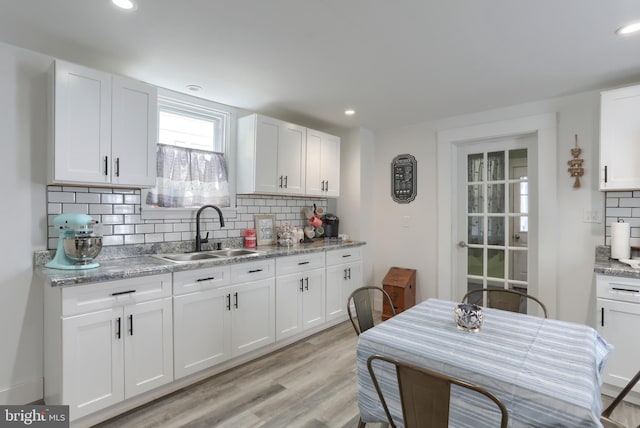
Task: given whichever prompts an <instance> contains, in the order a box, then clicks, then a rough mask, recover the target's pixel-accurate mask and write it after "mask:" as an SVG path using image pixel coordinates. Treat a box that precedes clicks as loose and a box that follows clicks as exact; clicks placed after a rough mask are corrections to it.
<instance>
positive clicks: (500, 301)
mask: <svg viewBox="0 0 640 428" xmlns="http://www.w3.org/2000/svg"><path fill="white" fill-rule="evenodd" d="M485 292H486V293H487V303H486V305H482V304H481V306H486V307H488V308H495V309H502V310H505V311H511V312H520V308H521V307H522V303H523V302H526V301H531V302H534V303H536V304H537V305H538V306H539V307H540V309H541V310H542V312H543V314H544V317H545V318H549V315H548V314H547V307H546V306H545V305H544V303H542V302H541V301H540V300H538V299H537V298H536V297H534V296H532V295H530V294H526V293H522V292H520V291H516V290H507V289H505V288H478V289H476V290H471V291H469V292H468V293H467V294H465V295H464V297H463V298H462V302H467V303H475V302H482V301H483V296H484V293H485Z"/></svg>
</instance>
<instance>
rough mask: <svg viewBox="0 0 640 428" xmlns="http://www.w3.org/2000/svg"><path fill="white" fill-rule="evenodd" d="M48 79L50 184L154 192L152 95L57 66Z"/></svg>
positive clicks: (138, 86) (140, 86)
mask: <svg viewBox="0 0 640 428" xmlns="http://www.w3.org/2000/svg"><path fill="white" fill-rule="evenodd" d="M51 79H52V81H51V89H52V90H51V97H50V104H49V108H50V117H51V119H52V120H51V127H50V139H51V140H52V141H50V143H49V153H48V156H49V162H50V173H49V182H50V183H52V184H110V185H115V186H133V187H149V186H153V185H154V184H155V176H156V173H155V152H156V141H157V133H158V131H157V125H158V118H157V117H158V116H157V89H156V88H155V87H154V86H152V85H148V84H146V83H142V82H138V81H135V80H132V79H126V78H122V77H117V76H112V75H110V74H108V73H103V72H101V71H97V70H92V69H90V68H86V67H83V66H80V65H76V64H70V63H67V62H64V61H59V60H56V61H55V63H54V66H53V69H52V76H51Z"/></svg>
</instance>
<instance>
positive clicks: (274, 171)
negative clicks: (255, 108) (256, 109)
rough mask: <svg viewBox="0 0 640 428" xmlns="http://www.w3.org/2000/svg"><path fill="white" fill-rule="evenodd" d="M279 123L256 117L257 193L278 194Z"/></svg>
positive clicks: (255, 186) (255, 188) (255, 166)
mask: <svg viewBox="0 0 640 428" xmlns="http://www.w3.org/2000/svg"><path fill="white" fill-rule="evenodd" d="M280 123H281V122H280V121H279V120H276V119H271V118H268V117H264V116H260V115H258V116H257V118H256V131H255V132H256V134H255V148H254V150H255V159H254V162H255V164H254V168H255V183H254V191H255V192H258V193H280V187H279V183H278V141H279V139H280Z"/></svg>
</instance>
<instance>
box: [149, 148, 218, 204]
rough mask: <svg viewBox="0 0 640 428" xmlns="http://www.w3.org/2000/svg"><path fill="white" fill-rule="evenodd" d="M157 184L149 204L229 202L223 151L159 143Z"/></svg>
mask: <svg viewBox="0 0 640 428" xmlns="http://www.w3.org/2000/svg"><path fill="white" fill-rule="evenodd" d="M156 154H157V157H156V163H157V178H156V187H155V188H154V189H151V190H150V191H149V193H148V194H147V205H152V206H156V207H163V208H192V207H200V206H202V205H206V204H213V205H217V206H219V207H228V206H230V197H229V180H228V175H227V163H226V160H225V158H224V154H222V153H217V152H209V151H204V150H196V149H188V148H184V147H176V146H169V145H166V144H158V146H157V153H156Z"/></svg>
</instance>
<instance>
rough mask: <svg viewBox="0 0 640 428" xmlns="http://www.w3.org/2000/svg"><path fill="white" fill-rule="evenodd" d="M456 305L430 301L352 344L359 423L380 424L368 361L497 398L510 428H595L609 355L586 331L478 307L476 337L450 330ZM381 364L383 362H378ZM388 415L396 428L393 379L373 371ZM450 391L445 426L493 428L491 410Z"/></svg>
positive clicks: (398, 415) (387, 372)
mask: <svg viewBox="0 0 640 428" xmlns="http://www.w3.org/2000/svg"><path fill="white" fill-rule="evenodd" d="M456 305H457V303H456V302H449V301H444V300H437V299H429V300H426V301H424V302H422V303H419V304H418V305H416V306H414V307H412V308H411V309H409V310H407V311H404V312H403V313H401V314H399V315H396V316H395V317H393V318H391V319H389V320H388V321H385V322H384V323H381V324H379V325H377V326H375V327H374V328H372V329H369V330H368V331H366V332H364V333H363V334H361V335H360V337H359V339H358V350H357V355H358V405H359V407H360V415H361V417H362V420H363V421H364V422H386V416H385V413H384V410H383V409H382V405H381V404H380V401H379V399H378V395H377V394H376V391H375V388H374V387H373V383H372V381H371V377H370V375H369V372H368V371H367V358H368V357H369V356H370V355H372V354H381V355H387V356H391V357H395V358H397V359H400V360H402V361H406V362H410V363H413V364H417V365H419V366H423V367H426V368H429V369H432V370H435V371H439V372H442V373H446V374H448V375H451V376H455V377H458V378H461V379H464V380H467V381H469V382H472V383H475V384H477V385H479V386H482V387H485V388H486V389H488V390H489V391H491V392H492V393H493V394H494V395H496V396H497V397H498V398H499V399H500V400H501V401H502V402H503V403H504V405H505V406H506V407H507V410H508V411H509V427H536V428H541V427H580V428H586V427H600V426H602V425H601V424H600V422H599V417H600V413H601V411H602V402H601V398H600V386H601V383H602V380H601V377H600V375H601V373H602V369H603V367H604V364H605V362H606V357H607V354H608V353H609V351H610V350H611V349H612V347H611V345H609V344H607V343H606V342H605V340H604V339H603V338H601V337H600V335H598V333H597V332H596V331H595V330H594V329H592V328H591V327H587V326H585V325H581V324H574V323H569V322H563V321H557V320H551V319H544V318H538V317H533V316H528V315H523V314H518V313H513V312H507V311H501V310H497V309H489V308H483V310H484V312H485V320H484V325H483V327H482V329H481V330H480V331H479V332H476V333H472V332H465V331H461V330H459V329H457V328H456V325H455V322H454V319H453V310H454V307H455V306H456ZM381 364H382V363H381ZM374 369H375V371H376V374H378V373H379V374H380V376H378V380H379V382H380V383H381V387H382V389H383V393H384V394H385V398H386V399H387V403H389V405H390V409H391V414H392V416H393V417H394V420H395V421H396V422H397V425H398V426H402V410H401V409H400V404H399V398H398V389H397V382H396V375H395V372H394V371H392V369H390V367H383V366H382V365H380V366H378V365H374ZM474 394H476V393H473V392H467V391H463V390H460V389H458V388H456V387H453V388H452V401H451V412H450V415H449V420H450V421H449V426H450V427H473V428H481V427H487V428H488V427H491V428H493V427H497V426H499V415H498V411H497V407H495V405H494V404H492V402H490V401H489V400H488V399H485V398H483V397H482V396H479V395H474Z"/></svg>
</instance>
